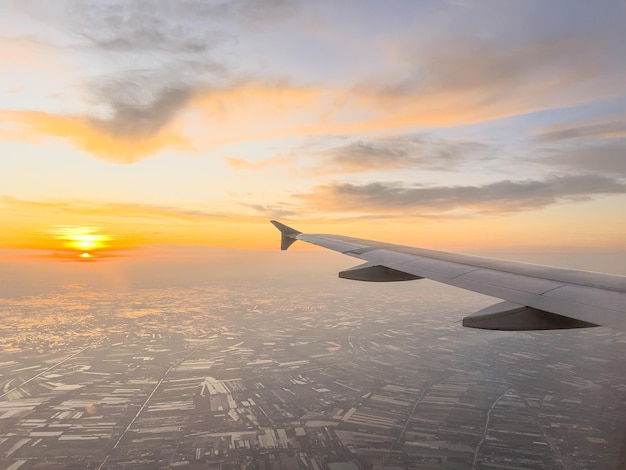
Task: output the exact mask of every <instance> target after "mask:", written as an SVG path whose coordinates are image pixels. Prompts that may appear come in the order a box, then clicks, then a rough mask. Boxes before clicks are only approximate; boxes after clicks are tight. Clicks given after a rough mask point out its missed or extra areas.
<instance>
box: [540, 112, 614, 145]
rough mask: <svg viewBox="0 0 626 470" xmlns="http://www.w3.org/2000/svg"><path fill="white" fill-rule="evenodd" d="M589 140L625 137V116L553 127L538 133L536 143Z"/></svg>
mask: <svg viewBox="0 0 626 470" xmlns="http://www.w3.org/2000/svg"><path fill="white" fill-rule="evenodd" d="M582 137H591V138H598V137H601V138H618V137H626V116H620V117H618V118H615V119H611V120H605V121H601V122H586V123H578V124H568V125H561V126H555V127H552V128H548V129H543V130H541V131H539V133H538V135H537V137H536V138H535V141H536V142H540V143H546V142H547V143H551V142H560V141H563V140H571V139H578V138H582Z"/></svg>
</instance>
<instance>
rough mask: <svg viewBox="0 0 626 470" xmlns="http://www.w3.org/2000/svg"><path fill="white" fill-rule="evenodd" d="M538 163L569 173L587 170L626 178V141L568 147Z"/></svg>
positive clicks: (554, 151) (551, 152) (557, 150)
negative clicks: (565, 170)
mask: <svg viewBox="0 0 626 470" xmlns="http://www.w3.org/2000/svg"><path fill="white" fill-rule="evenodd" d="M538 161H540V162H541V163H543V164H548V165H551V166H555V167H559V168H562V169H567V170H569V171H580V170H585V171H588V172H594V173H604V174H606V175H612V176H613V175H621V176H622V177H626V139H624V138H623V139H611V140H609V141H601V142H597V143H588V144H580V145H572V146H566V147H564V148H558V149H555V150H552V151H550V152H549V154H548V156H547V157H544V158H542V159H540V160H538Z"/></svg>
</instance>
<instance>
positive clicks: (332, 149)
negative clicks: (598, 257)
mask: <svg viewBox="0 0 626 470" xmlns="http://www.w3.org/2000/svg"><path fill="white" fill-rule="evenodd" d="M0 11H1V14H0V68H1V70H2V73H1V74H0V214H1V216H0V217H1V218H0V220H1V226H2V228H3V230H1V231H0V256H3V257H4V258H5V259H11V262H12V263H19V262H26V261H27V260H28V259H30V258H29V257H31V258H32V256H35V255H34V254H33V253H36V256H38V257H41V258H42V259H43V258H46V259H49V260H51V261H62V260H68V259H71V260H77V261H93V260H96V259H99V260H102V261H103V262H105V261H107V260H108V261H110V262H115V259H116V258H119V257H125V258H128V257H131V258H133V257H135V258H141V257H149V256H151V253H161V255H162V253H163V251H162V250H164V248H163V247H167V253H168V254H167V256H174V255H172V253H174V252H176V250H177V249H178V250H181V252H184V253H186V254H185V256H189V249H190V248H191V247H218V248H234V249H255V250H266V249H275V248H277V246H278V243H279V236H278V233H277V232H276V230H275V229H274V227H272V226H271V225H270V224H269V223H268V221H269V219H279V220H281V221H283V222H284V223H287V224H289V225H293V226H294V227H296V228H297V229H299V230H301V231H305V232H311V233H338V234H344V235H351V236H357V237H361V238H370V239H378V240H385V241H388V242H393V243H401V244H408V245H415V246H421V247H426V248H435V249H445V250H451V251H455V250H456V251H466V252H476V251H478V252H497V251H508V252H515V251H516V250H518V251H523V250H526V251H528V250H530V251H535V252H542V251H544V252H552V253H554V252H572V253H581V252H585V253H590V252H593V253H617V254H621V255H623V254H624V253H626V218H625V217H624V213H625V210H624V209H625V208H626V48H624V47H623V45H624V44H626V29H625V28H624V27H623V25H624V19H625V18H626V3H624V2H622V1H611V0H606V1H601V2H588V1H582V0H581V1H577V0H574V1H572V0H564V1H561V0H551V1H550V2H546V1H543V0H519V1H518V0H509V1H506V2H503V1H500V0H497V1H496V0H494V1H489V0H486V1H476V2H471V1H463V0H455V1H452V0H450V1H445V0H437V1H415V0H407V1H401V0H389V1H385V2H375V1H362V0H359V1H357V0H354V1H350V0H343V1H340V2H337V1H316V2H309V1H306V2H305V1H292V0H233V1H228V2H226V1H218V0H216V1H208V0H207V1H194V0H179V1H174V0H171V1H159V0H155V1H133V2H129V1H120V0H97V1H89V0H80V1H72V0H68V1H65V0H59V1H55V2H50V1H45V0H37V1H35V0H19V1H11V0H0ZM297 245H300V244H297ZM302 245H304V244H302ZM303 248H304V246H302V247H296V249H303ZM159 250H161V251H159Z"/></svg>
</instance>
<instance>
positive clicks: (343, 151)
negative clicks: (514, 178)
mask: <svg viewBox="0 0 626 470" xmlns="http://www.w3.org/2000/svg"><path fill="white" fill-rule="evenodd" d="M488 153H489V152H488V146H487V145H485V144H481V143H478V142H469V141H467V142H463V141H459V142H454V141H444V140H436V139H431V138H428V137H425V136H415V135H404V136H395V137H387V138H381V139H376V140H359V141H355V142H350V143H348V144H345V145H340V146H336V147H331V148H329V149H326V150H322V151H319V152H317V155H318V156H321V157H322V160H323V163H321V164H320V165H319V166H318V167H317V168H316V169H315V170H314V171H315V172H316V173H320V174H327V173H335V174H337V173H344V174H345V173H362V172H368V171H387V170H397V169H404V168H427V169H437V170H448V169H451V168H453V167H457V166H459V165H462V164H463V163H464V162H467V161H473V162H474V163H475V162H476V161H477V160H484V159H487V158H489V155H488Z"/></svg>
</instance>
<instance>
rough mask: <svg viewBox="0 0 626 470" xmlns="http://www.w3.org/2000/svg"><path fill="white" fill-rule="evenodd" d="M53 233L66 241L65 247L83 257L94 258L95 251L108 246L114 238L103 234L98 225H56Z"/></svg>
mask: <svg viewBox="0 0 626 470" xmlns="http://www.w3.org/2000/svg"><path fill="white" fill-rule="evenodd" d="M53 233H54V234H55V236H56V238H58V239H59V240H63V241H64V242H65V243H64V244H63V245H64V247H65V248H67V249H70V250H73V251H76V252H77V255H78V256H79V257H80V258H82V259H89V258H92V257H93V256H94V255H93V252H94V251H98V250H103V249H104V248H106V247H107V246H108V244H107V242H108V241H110V240H111V238H112V237H111V236H110V235H105V234H103V233H102V232H101V229H100V228H98V227H67V226H64V227H56V228H55V229H54V230H53Z"/></svg>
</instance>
